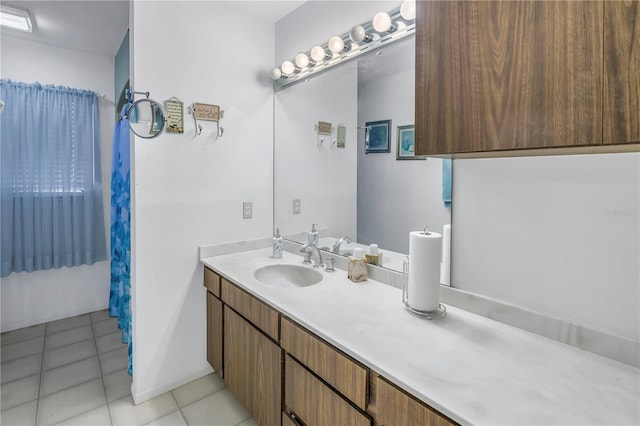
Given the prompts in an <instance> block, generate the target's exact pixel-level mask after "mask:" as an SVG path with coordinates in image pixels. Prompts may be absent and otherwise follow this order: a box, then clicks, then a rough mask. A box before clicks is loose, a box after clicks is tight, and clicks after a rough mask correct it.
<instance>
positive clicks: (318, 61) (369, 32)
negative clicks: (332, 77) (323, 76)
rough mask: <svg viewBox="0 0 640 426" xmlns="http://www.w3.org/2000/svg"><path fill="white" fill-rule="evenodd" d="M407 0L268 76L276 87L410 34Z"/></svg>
mask: <svg viewBox="0 0 640 426" xmlns="http://www.w3.org/2000/svg"><path fill="white" fill-rule="evenodd" d="M410 3H412V0H405V2H403V4H402V6H400V7H398V8H396V9H394V10H392V11H391V12H389V13H388V14H387V13H384V12H381V13H379V14H377V15H376V16H375V17H374V18H373V21H369V22H366V23H364V24H360V25H355V26H354V27H353V28H352V29H350V30H349V32H346V33H344V34H342V35H340V36H333V37H331V38H330V39H329V41H328V42H326V43H324V44H322V45H318V46H314V47H313V48H312V49H310V50H309V51H307V52H301V53H298V54H297V55H296V57H295V60H294V61H290V60H286V61H284V62H283V63H282V65H281V66H280V67H275V68H273V69H272V70H271V78H272V79H273V80H274V83H273V84H274V87H275V90H276V91H278V90H280V89H282V88H284V87H286V86H288V85H290V84H293V83H295V82H298V81H300V80H304V79H306V78H308V77H309V76H311V75H313V74H316V73H318V72H321V71H324V70H326V69H328V68H331V67H332V66H334V65H338V64H342V63H345V62H347V61H348V60H351V59H353V58H356V57H358V56H360V55H362V54H364V53H368V52H372V51H373V50H375V49H376V48H378V47H380V46H382V45H385V44H387V43H390V42H392V41H395V40H400V39H402V38H404V37H406V36H408V35H410V34H413V33H414V32H415V29H416V23H415V13H414V14H409V15H407V13H406V12H405V11H404V10H403V8H405V9H406V4H410ZM414 4H415V3H414ZM376 28H377V30H376ZM353 40H358V42H355V41H353ZM323 53H324V54H323Z"/></svg>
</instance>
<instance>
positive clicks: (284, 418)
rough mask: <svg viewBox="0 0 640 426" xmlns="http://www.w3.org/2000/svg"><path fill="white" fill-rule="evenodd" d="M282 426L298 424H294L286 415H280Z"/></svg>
mask: <svg viewBox="0 0 640 426" xmlns="http://www.w3.org/2000/svg"><path fill="white" fill-rule="evenodd" d="M282 426H300V424H297V423H295V422H294V421H293V420H291V418H290V417H289V415H288V414H287V413H284V412H283V413H282Z"/></svg>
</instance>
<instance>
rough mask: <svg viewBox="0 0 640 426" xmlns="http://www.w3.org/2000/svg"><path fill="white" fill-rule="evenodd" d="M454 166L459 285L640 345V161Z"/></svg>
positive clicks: (564, 159) (455, 280)
mask: <svg viewBox="0 0 640 426" xmlns="http://www.w3.org/2000/svg"><path fill="white" fill-rule="evenodd" d="M454 165H455V167H454V179H453V184H454V187H453V225H452V232H453V234H452V239H453V241H452V250H453V252H452V268H453V269H452V278H451V282H452V285H453V286H455V287H458V288H461V289H464V290H468V291H470V292H474V293H479V294H482V295H485V296H489V297H492V298H496V299H500V300H503V301H506V302H508V303H512V304H515V305H519V306H522V307H525V308H528V309H532V310H534V311H537V312H541V313H544V314H547V315H551V316H554V317H560V318H563V319H567V320H570V321H573V322H578V323H582V324H585V325H588V326H591V327H594V328H597V329H600V330H603V331H605V332H609V333H612V334H615V335H618V336H622V337H626V338H628V339H632V340H634V341H638V340H640V339H639V335H640V333H639V328H640V266H639V260H638V259H640V225H639V224H640V220H639V218H640V212H639V209H640V154H637V153H628V154H600V155H574V156H554V157H531V158H501V159H475V160H455V161H454Z"/></svg>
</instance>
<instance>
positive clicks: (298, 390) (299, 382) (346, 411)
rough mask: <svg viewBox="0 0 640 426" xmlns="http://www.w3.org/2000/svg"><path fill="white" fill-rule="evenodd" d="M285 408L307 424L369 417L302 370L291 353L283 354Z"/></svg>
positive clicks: (361, 421)
mask: <svg viewBox="0 0 640 426" xmlns="http://www.w3.org/2000/svg"><path fill="white" fill-rule="evenodd" d="M285 410H287V411H288V412H292V413H295V415H296V416H297V417H298V418H299V419H300V420H302V421H303V422H304V424H306V425H307V426H315V425H318V426H324V425H332V426H339V425H348V426H367V425H371V419H369V418H368V417H367V416H366V415H364V414H363V413H361V412H359V411H358V410H357V409H356V408H355V407H353V406H351V405H350V404H349V403H348V402H347V401H346V400H344V399H343V398H342V397H341V396H340V395H339V394H338V393H336V392H334V391H333V390H331V388H329V387H328V386H326V385H325V384H324V383H322V382H321V381H320V380H319V379H317V378H316V377H315V376H314V375H313V374H311V373H309V372H308V371H307V370H305V369H304V367H302V366H301V365H300V364H299V363H298V362H297V361H295V360H294V359H293V358H291V356H290V355H286V356H285Z"/></svg>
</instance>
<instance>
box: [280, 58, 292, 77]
mask: <svg viewBox="0 0 640 426" xmlns="http://www.w3.org/2000/svg"><path fill="white" fill-rule="evenodd" d="M280 69H281V70H282V74H284V75H291V74H293V73H294V71H295V70H296V66H295V65H293V62H291V61H284V62H283V63H282V65H280Z"/></svg>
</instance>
